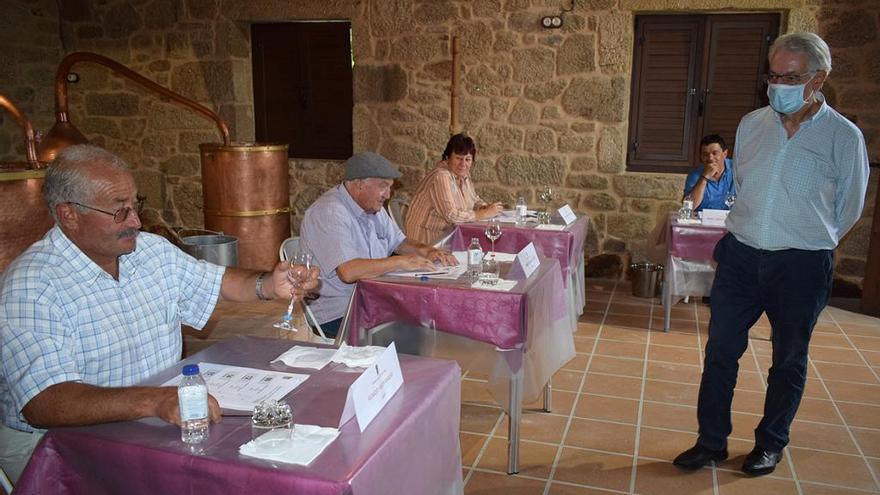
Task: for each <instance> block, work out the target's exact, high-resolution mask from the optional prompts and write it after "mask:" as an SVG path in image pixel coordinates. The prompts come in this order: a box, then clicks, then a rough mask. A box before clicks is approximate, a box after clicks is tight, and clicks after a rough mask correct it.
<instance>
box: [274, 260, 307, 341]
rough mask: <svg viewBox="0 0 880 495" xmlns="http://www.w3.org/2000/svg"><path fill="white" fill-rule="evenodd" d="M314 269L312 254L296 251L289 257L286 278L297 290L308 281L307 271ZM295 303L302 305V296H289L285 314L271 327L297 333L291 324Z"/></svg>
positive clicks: (294, 326)
mask: <svg viewBox="0 0 880 495" xmlns="http://www.w3.org/2000/svg"><path fill="white" fill-rule="evenodd" d="M314 267H315V257H314V256H313V255H312V253H309V252H306V251H297V252H295V253H293V255H292V256H291V257H290V268H289V269H288V270H287V278H288V280H290V283H291V284H292V285H293V287H294V288H296V289H299V288H301V287H302V284H303V283H304V282H305V281H306V280H308V278H309V271H311V269H312V268H314ZM297 303H300V304H302V296H297V295H294V296H291V298H290V304H289V305H288V306H287V312H286V313H284V315H283V316H282V317H281V319H280V320H278V321H276V322H275V323H274V324H273V325H272V326H273V327H275V328H280V329H282V330H290V331H292V332H297V331H298V329H297V328H296V325H294V323H293V313H294V309H295V308H296V306H297Z"/></svg>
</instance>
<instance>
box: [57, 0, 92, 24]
mask: <svg viewBox="0 0 880 495" xmlns="http://www.w3.org/2000/svg"><path fill="white" fill-rule="evenodd" d="M90 3H91V2H90V1H89V0H65V1H63V2H60V3H59V4H58V16H59V17H60V18H61V19H64V20H65V21H69V22H75V21H88V20H90V19H92V11H91V8H90Z"/></svg>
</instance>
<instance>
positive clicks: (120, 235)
mask: <svg viewBox="0 0 880 495" xmlns="http://www.w3.org/2000/svg"><path fill="white" fill-rule="evenodd" d="M138 233H140V231H139V230H138V229H125V230H123V231H122V232H120V233H118V234H116V238H117V239H125V238H127V237H137V235H138Z"/></svg>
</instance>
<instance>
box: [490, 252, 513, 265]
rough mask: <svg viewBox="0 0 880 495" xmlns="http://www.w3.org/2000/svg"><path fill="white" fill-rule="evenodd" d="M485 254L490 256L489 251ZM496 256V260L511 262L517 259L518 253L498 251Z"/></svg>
mask: <svg viewBox="0 0 880 495" xmlns="http://www.w3.org/2000/svg"><path fill="white" fill-rule="evenodd" d="M485 255H486V256H488V255H489V253H485ZM494 256H495V261H497V262H498V263H511V262H513V260H514V259H516V255H515V254H513V253H499V252H497V251H496V252H495V253H494Z"/></svg>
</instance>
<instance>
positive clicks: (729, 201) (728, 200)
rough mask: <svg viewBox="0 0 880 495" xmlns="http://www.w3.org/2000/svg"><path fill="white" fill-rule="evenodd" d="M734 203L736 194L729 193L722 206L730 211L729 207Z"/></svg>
mask: <svg viewBox="0 0 880 495" xmlns="http://www.w3.org/2000/svg"><path fill="white" fill-rule="evenodd" d="M734 203H736V194H734V193H730V194H728V195H727V197H726V198H724V204H725V206H727V209H728V210H729V209H730V207H732V206H733V204H734Z"/></svg>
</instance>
